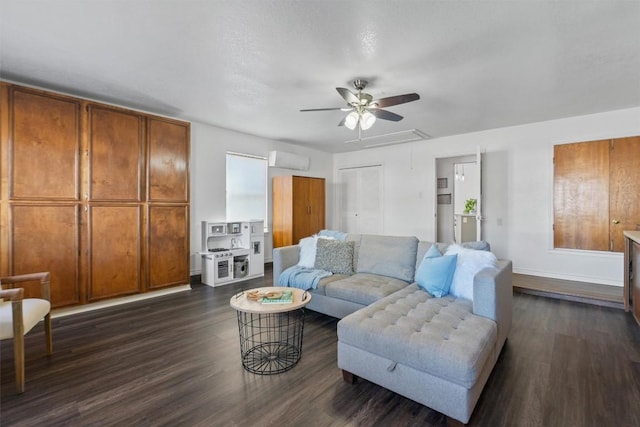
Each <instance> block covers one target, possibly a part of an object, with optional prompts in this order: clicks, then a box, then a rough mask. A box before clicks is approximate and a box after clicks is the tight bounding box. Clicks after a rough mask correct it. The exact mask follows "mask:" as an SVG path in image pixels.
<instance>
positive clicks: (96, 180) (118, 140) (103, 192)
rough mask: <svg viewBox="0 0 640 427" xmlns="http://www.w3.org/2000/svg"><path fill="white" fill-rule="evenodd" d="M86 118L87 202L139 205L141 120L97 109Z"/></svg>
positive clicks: (125, 113) (142, 140)
mask: <svg viewBox="0 0 640 427" xmlns="http://www.w3.org/2000/svg"><path fill="white" fill-rule="evenodd" d="M87 114H88V118H87V119H88V122H89V124H88V134H87V138H88V140H89V141H88V143H89V159H90V160H89V173H90V182H89V186H90V187H89V197H90V199H91V200H122V201H140V200H141V194H142V190H141V184H142V167H143V155H144V151H143V143H144V139H143V135H144V133H143V132H144V117H142V116H141V115H139V114H134V113H129V112H124V111H120V110H116V109H110V108H106V107H102V106H98V105H89V106H88V112H87Z"/></svg>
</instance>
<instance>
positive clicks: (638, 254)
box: [624, 231, 640, 325]
mask: <svg viewBox="0 0 640 427" xmlns="http://www.w3.org/2000/svg"><path fill="white" fill-rule="evenodd" d="M624 270H625V271H624V310H625V311H629V309H631V310H632V312H633V317H635V319H636V322H638V325H640V231H625V232H624Z"/></svg>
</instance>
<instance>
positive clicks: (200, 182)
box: [190, 122, 334, 274]
mask: <svg viewBox="0 0 640 427" xmlns="http://www.w3.org/2000/svg"><path fill="white" fill-rule="evenodd" d="M272 150H282V151H287V152H289V153H296V154H301V155H305V156H308V157H310V158H311V164H310V168H309V170H308V171H293V170H287V169H278V168H269V179H268V182H269V189H268V195H269V197H268V204H269V205H268V210H269V212H271V197H270V194H271V177H273V176H277V175H300V176H314V177H320V178H326V180H327V190H326V191H327V224H330V223H331V222H332V215H333V211H334V207H333V200H334V196H333V184H332V183H333V156H332V155H331V154H329V153H325V152H322V151H318V150H311V149H308V148H304V147H300V146H296V145H292V144H286V143H283V142H278V141H273V140H269V139H265V138H259V137H256V136H252V135H247V134H242V133H238V132H233V131H229V130H226V129H221V128H217V127H214V126H209V125H205V124H202V123H197V122H192V123H191V236H190V239H191V274H198V273H200V256H199V254H198V253H199V252H200V251H201V249H202V248H201V246H202V244H201V233H202V231H201V222H202V221H220V220H223V221H224V220H226V219H227V218H226V180H225V177H226V153H227V151H233V152H237V153H244V154H252V155H256V156H264V157H267V156H268V153H269V151H272ZM228 219H229V220H234V219H236V218H228ZM239 219H240V220H242V219H246V218H239ZM268 227H269V230H271V221H270V219H269V224H268ZM272 250H273V236H272V235H271V233H269V234H267V235H265V248H264V253H265V260H266V261H271V259H272Z"/></svg>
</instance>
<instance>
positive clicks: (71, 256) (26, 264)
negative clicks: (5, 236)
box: [10, 204, 80, 307]
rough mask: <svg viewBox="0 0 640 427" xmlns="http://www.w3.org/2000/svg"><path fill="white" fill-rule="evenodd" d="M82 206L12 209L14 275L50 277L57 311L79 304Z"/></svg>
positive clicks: (37, 206) (23, 205) (22, 207)
mask: <svg viewBox="0 0 640 427" xmlns="http://www.w3.org/2000/svg"><path fill="white" fill-rule="evenodd" d="M78 211H79V206H78V205H77V204H50V205H42V204H40V205H31V204H13V205H11V211H10V213H11V242H10V254H11V260H12V270H11V274H26V273H34V272H38V271H49V272H50V273H51V301H52V305H53V306H54V307H61V306H64V305H70V304H77V303H78V302H80V281H79V268H80V263H79V252H80V249H79V245H78V243H79V227H80V221H79V215H78Z"/></svg>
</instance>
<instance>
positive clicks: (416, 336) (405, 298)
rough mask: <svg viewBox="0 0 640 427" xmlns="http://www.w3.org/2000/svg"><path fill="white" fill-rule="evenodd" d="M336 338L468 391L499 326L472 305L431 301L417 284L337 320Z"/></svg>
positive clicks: (460, 301)
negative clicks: (477, 312)
mask: <svg viewBox="0 0 640 427" xmlns="http://www.w3.org/2000/svg"><path fill="white" fill-rule="evenodd" d="M338 340H339V341H340V342H342V343H346V344H349V345H352V346H354V347H357V348H360V349H362V350H365V351H368V352H371V353H373V354H377V355H379V356H381V357H385V358H387V359H389V360H390V361H392V362H396V363H399V364H402V365H406V366H410V367H412V368H414V369H417V370H420V371H423V372H427V373H429V374H431V375H434V376H437V377H440V378H443V379H444V380H447V381H451V382H454V383H456V384H459V385H461V386H463V387H465V388H467V389H470V388H471V387H472V386H473V385H474V384H475V383H476V381H477V379H478V376H479V375H480V373H481V372H482V369H483V367H484V365H485V364H486V363H487V360H488V358H489V357H491V355H492V354H493V350H494V348H495V344H496V340H497V326H496V323H495V322H494V321H492V320H490V319H488V318H486V317H481V316H476V315H474V314H472V303H471V302H470V301H466V300H463V299H459V298H454V297H451V296H446V297H444V298H432V297H431V296H430V295H429V294H428V293H427V292H425V291H423V290H421V289H420V288H419V287H418V286H417V285H416V284H412V285H409V286H407V287H406V288H404V289H402V290H400V291H398V292H395V293H394V294H392V295H389V296H388V297H386V298H383V299H381V300H379V301H377V302H375V303H373V304H371V305H369V306H368V307H365V308H362V309H360V310H358V311H356V312H355V313H352V314H350V315H348V316H346V317H345V318H344V319H342V320H341V321H340V322H338Z"/></svg>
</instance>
